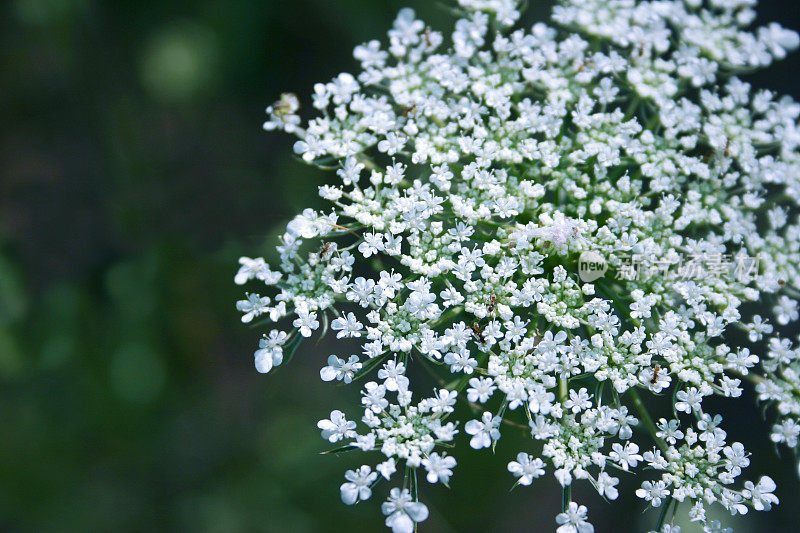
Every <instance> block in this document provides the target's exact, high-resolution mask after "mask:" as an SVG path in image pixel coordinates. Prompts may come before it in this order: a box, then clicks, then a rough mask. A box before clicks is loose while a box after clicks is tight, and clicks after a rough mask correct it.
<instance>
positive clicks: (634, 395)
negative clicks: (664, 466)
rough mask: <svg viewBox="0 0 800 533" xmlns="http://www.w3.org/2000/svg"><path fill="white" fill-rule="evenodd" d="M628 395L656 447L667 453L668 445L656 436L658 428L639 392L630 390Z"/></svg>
mask: <svg viewBox="0 0 800 533" xmlns="http://www.w3.org/2000/svg"><path fill="white" fill-rule="evenodd" d="M628 393H629V394H630V396H631V400H632V401H633V406H634V407H635V408H636V412H638V413H639V416H640V417H641V418H642V422H643V423H644V425H645V427H646V428H647V430H648V431H649V432H650V435H651V436H652V437H653V440H654V441H655V442H656V445H658V447H659V448H660V449H661V451H662V452H666V451H667V449H668V446H667V443H666V442H664V441H663V440H662V439H661V438H660V437H658V436H656V433H658V428H657V427H656V425H655V423H654V422H653V418H652V417H651V416H650V413H649V412H648V411H647V407H645V405H644V402H642V398H641V396H639V392H638V391H637V390H636V389H628Z"/></svg>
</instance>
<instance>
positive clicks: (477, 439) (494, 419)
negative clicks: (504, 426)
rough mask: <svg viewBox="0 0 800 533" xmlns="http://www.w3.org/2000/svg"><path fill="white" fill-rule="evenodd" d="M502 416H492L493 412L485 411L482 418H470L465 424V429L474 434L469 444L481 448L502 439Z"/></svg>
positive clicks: (477, 448)
mask: <svg viewBox="0 0 800 533" xmlns="http://www.w3.org/2000/svg"><path fill="white" fill-rule="evenodd" d="M499 426H500V417H498V416H492V413H490V412H488V411H485V412H484V413H483V415H482V416H481V419H480V420H470V421H469V422H467V423H466V424H465V425H464V431H466V432H467V433H468V434H470V435H472V439H470V441H469V445H470V446H472V447H473V448H475V449H476V450H479V449H481V448H488V447H489V446H491V445H492V443H493V442H496V441H497V440H498V439H500V430H499V429H498V427H499Z"/></svg>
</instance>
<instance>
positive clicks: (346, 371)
mask: <svg viewBox="0 0 800 533" xmlns="http://www.w3.org/2000/svg"><path fill="white" fill-rule="evenodd" d="M360 369H361V363H360V362H359V360H358V356H357V355H351V356H350V358H349V359H348V360H347V362H345V360H344V359H340V358H338V357H336V356H335V355H331V356H329V357H328V366H325V367H323V368H322V369H321V370H320V371H319V377H320V378H321V379H322V381H333V380H334V379H335V380H338V381H344V382H345V383H350V382H351V381H353V376H354V375H355V373H356V372H358V371H359V370H360Z"/></svg>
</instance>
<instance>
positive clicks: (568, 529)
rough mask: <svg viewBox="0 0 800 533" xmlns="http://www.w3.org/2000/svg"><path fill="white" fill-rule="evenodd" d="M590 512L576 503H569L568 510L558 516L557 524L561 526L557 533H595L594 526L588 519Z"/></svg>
mask: <svg viewBox="0 0 800 533" xmlns="http://www.w3.org/2000/svg"><path fill="white" fill-rule="evenodd" d="M587 515H588V511H587V509H586V507H585V506H583V505H580V506H579V505H578V504H577V503H575V502H569V506H567V510H566V511H565V512H563V513H561V514H559V515H558V516H556V523H557V524H559V527H558V529H556V532H557V533H593V532H594V526H593V525H592V524H590V523H589V522H588V521H587V520H586V517H587Z"/></svg>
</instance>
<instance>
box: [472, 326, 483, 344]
mask: <svg viewBox="0 0 800 533" xmlns="http://www.w3.org/2000/svg"><path fill="white" fill-rule="evenodd" d="M472 333H473V335H475V338H476V339H478V341H480V343H481V344H484V343H485V342H486V339H485V338H484V336H483V328H481V326H480V324H478V323H477V322H473V323H472Z"/></svg>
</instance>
